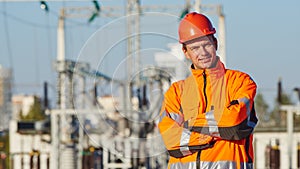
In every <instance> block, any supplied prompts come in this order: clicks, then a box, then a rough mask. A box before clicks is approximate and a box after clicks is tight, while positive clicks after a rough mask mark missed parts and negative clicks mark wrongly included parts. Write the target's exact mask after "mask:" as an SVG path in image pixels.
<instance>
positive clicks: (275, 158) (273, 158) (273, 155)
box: [270, 139, 280, 169]
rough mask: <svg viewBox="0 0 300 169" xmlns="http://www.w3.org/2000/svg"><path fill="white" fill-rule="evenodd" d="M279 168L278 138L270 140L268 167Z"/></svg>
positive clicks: (271, 168)
mask: <svg viewBox="0 0 300 169" xmlns="http://www.w3.org/2000/svg"><path fill="white" fill-rule="evenodd" d="M279 168H280V150H279V140H278V139H272V140H271V149H270V169H279Z"/></svg>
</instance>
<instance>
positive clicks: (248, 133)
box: [159, 61, 257, 169]
mask: <svg viewBox="0 0 300 169" xmlns="http://www.w3.org/2000/svg"><path fill="white" fill-rule="evenodd" d="M191 71H192V75H191V76H190V77H188V78H187V79H185V80H182V81H178V82H175V83H173V84H172V86H171V87H170V88H169V90H168V91H167V92H166V93H165V99H164V102H163V106H162V109H161V114H160V122H159V129H160V133H161V135H162V138H163V140H164V143H165V146H166V148H167V150H168V151H169V154H170V155H171V157H170V160H169V168H172V169H177V168H191V169H192V168H196V165H197V163H196V161H197V155H198V158H200V163H199V164H200V166H201V168H210V169H214V168H226V169H230V168H234V169H236V168H237V169H243V168H245V169H246V168H247V169H251V168H253V167H252V163H253V147H252V132H253V129H254V127H255V125H256V123H257V118H256V115H255V110H254V105H253V100H254V96H255V93H256V84H255V82H254V81H253V80H252V79H251V78H250V76H249V75H247V74H245V73H243V72H239V71H234V70H228V69H225V68H224V65H223V64H222V63H221V61H218V63H217V65H216V67H215V68H213V69H206V70H195V69H192V70H191ZM199 164H198V165H199ZM222 166H224V167H222Z"/></svg>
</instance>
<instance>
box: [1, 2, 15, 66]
mask: <svg viewBox="0 0 300 169" xmlns="http://www.w3.org/2000/svg"><path fill="white" fill-rule="evenodd" d="M3 11H4V12H3V16H4V19H3V22H4V23H3V24H4V31H5V36H6V37H5V38H6V39H5V40H6V44H7V52H8V59H9V66H10V67H11V68H13V66H14V63H13V54H12V50H11V45H10V36H9V31H8V21H7V17H6V16H7V13H6V2H4V4H3Z"/></svg>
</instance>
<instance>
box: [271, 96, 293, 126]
mask: <svg viewBox="0 0 300 169" xmlns="http://www.w3.org/2000/svg"><path fill="white" fill-rule="evenodd" d="M279 96H280V99H278V98H276V100H275V106H274V109H273V110H272V111H271V114H270V116H271V119H273V120H274V121H275V123H276V124H275V125H276V126H279V127H284V126H286V113H285V112H282V111H281V110H280V106H281V105H292V104H293V102H292V101H291V97H290V96H289V95H288V94H286V93H285V92H282V93H281V94H280V95H279Z"/></svg>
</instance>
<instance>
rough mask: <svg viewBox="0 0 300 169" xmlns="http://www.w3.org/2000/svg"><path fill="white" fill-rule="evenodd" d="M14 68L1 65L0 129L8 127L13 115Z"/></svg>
mask: <svg viewBox="0 0 300 169" xmlns="http://www.w3.org/2000/svg"><path fill="white" fill-rule="evenodd" d="M11 96H12V70H11V69H6V68H3V67H2V66H1V65H0V117H1V118H0V131H1V130H6V129H8V123H9V120H10V117H11V111H12V110H11Z"/></svg>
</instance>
